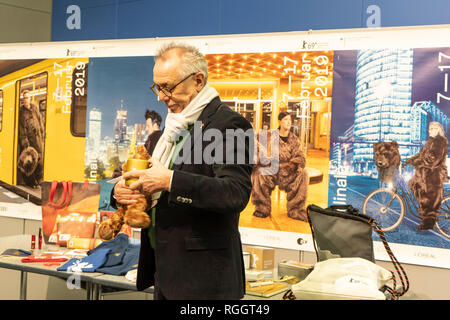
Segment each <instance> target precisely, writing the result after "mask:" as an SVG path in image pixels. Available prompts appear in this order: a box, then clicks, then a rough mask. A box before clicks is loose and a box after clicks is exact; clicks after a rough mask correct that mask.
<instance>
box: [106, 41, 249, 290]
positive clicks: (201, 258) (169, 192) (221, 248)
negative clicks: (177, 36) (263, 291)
mask: <svg viewBox="0 0 450 320" xmlns="http://www.w3.org/2000/svg"><path fill="white" fill-rule="evenodd" d="M207 76H208V69H207V62H206V60H205V58H204V56H203V55H202V54H201V53H200V52H199V51H198V49H196V48H195V47H192V46H189V45H184V44H173V43H172V44H169V45H167V46H165V47H163V48H162V49H161V50H160V51H159V52H158V53H157V55H156V57H155V66H154V69H153V80H154V84H153V86H152V87H151V88H152V90H153V92H154V93H155V94H156V95H157V96H158V99H159V100H160V101H163V102H164V103H165V104H166V106H167V108H168V109H169V112H168V115H167V118H166V120H165V128H164V132H163V135H162V136H161V138H160V139H159V141H158V143H157V145H156V148H155V150H154V152H153V156H152V159H151V167H150V169H147V170H141V171H132V172H128V173H126V174H124V176H123V178H124V179H127V178H132V177H133V178H139V180H138V181H137V182H135V183H134V184H132V185H131V186H130V188H128V187H126V186H125V184H124V179H123V180H121V181H120V182H118V183H117V184H116V186H115V188H114V197H115V198H116V200H117V202H119V203H121V204H131V203H134V202H135V201H136V199H137V198H139V197H142V196H143V195H145V196H146V197H147V199H149V198H150V197H151V198H152V199H155V198H158V199H157V200H156V201H157V204H156V206H154V207H153V208H152V209H151V218H152V219H151V226H150V227H149V228H148V229H143V230H142V232H141V251H140V257H139V267H138V276H137V288H138V290H143V289H145V288H147V287H149V286H150V285H152V284H154V285H155V299H240V298H242V297H243V295H244V293H245V276H244V266H243V257H242V247H241V240H240V234H239V230H238V222H239V214H240V212H241V211H242V210H243V209H244V208H245V206H246V205H247V203H248V201H249V197H250V192H251V187H252V185H251V178H250V177H251V173H252V166H251V164H250V159H251V158H250V155H251V154H253V150H250V149H251V147H250V146H252V143H251V142H250V141H247V140H245V141H244V142H243V143H244V145H241V146H240V147H241V149H240V150H244V152H245V159H246V161H245V163H244V164H237V163H229V161H225V155H226V154H227V153H228V155H227V156H229V155H230V152H231V153H233V155H236V154H237V153H238V149H239V148H236V147H235V148H234V149H232V150H229V148H228V146H227V148H226V147H225V145H226V141H225V140H226V139H227V135H226V131H228V130H230V129H231V130H238V129H241V131H242V130H243V131H246V130H248V129H251V125H250V123H249V122H248V121H247V120H246V119H245V118H243V117H242V116H241V115H239V114H238V113H236V112H234V111H232V110H231V109H230V108H229V107H228V106H226V105H225V104H223V103H222V102H221V101H220V98H219V96H218V93H217V91H216V90H215V89H214V88H212V87H210V86H209V85H208V84H207ZM208 130H214V132H221V133H222V137H223V140H222V141H219V142H221V144H220V145H221V146H222V147H223V159H217V157H216V158H215V160H216V161H215V163H212V164H209V163H210V162H209V161H204V160H205V159H203V157H202V159H201V161H200V163H199V161H198V154H197V153H196V151H198V150H197V149H198V148H197V146H198V145H200V147H201V150H200V151H203V150H204V149H205V147H206V146H208V144H207V143H206V142H205V141H204V139H202V138H201V137H202V134H203V133H205V132H206V131H208ZM182 132H185V134H184V135H183V136H181V137H180V134H181V133H182ZM186 133H187V134H186ZM215 142H216V143H217V141H215ZM183 143H186V144H187V145H188V146H189V144H190V146H189V147H188V148H186V146H183ZM182 146H183V147H182ZM181 149H182V153H183V154H182V156H181V154H180V150H181ZM201 154H202V153H201ZM194 155H196V156H194ZM177 158H182V159H183V161H176V160H177ZM178 160H179V159H178ZM206 162H208V163H206ZM142 194H143V195H142ZM154 202H155V201H154Z"/></svg>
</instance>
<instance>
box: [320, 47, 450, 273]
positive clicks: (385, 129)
mask: <svg viewBox="0 0 450 320" xmlns="http://www.w3.org/2000/svg"><path fill="white" fill-rule="evenodd" d="M449 71H450V48H424V49H422V48H415V49H367V50H345V51H344V50H342V51H335V53H334V77H333V102H332V109H333V113H332V119H331V142H330V143H331V144H330V176H329V179H330V184H329V197H328V202H329V205H338V204H351V205H352V206H354V207H356V208H358V209H359V210H360V211H361V213H364V214H367V215H369V216H372V217H374V219H375V220H376V221H377V222H378V223H380V224H381V227H382V228H383V230H384V231H385V235H386V238H387V240H388V242H389V243H393V244H394V246H396V248H398V249H397V250H394V252H395V253H396V255H397V257H398V258H399V259H400V260H403V261H405V262H411V263H419V264H428V265H433V266H446V267H449V262H450V261H449V260H448V251H446V250H442V249H449V248H450V228H449V225H450V220H449V213H450V183H449V179H448V172H447V164H448V136H449V133H450V119H449V115H450V88H449V82H448V74H449ZM374 239H375V240H378V241H379V238H378V237H377V236H375V234H374ZM383 250H384V249H383V248H381V247H379V254H382V251H383ZM445 257H447V258H445ZM424 261H425V262H424Z"/></svg>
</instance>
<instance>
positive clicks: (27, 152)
mask: <svg viewBox="0 0 450 320" xmlns="http://www.w3.org/2000/svg"><path fill="white" fill-rule="evenodd" d="M40 159H41V157H40V156H39V154H38V152H37V151H36V149H35V148H33V147H27V148H25V149H24V150H23V151H22V152H21V153H20V155H19V160H18V161H17V167H18V168H19V170H20V172H22V176H23V181H24V182H25V183H26V185H28V186H37V185H39V184H40V182H41V181H39V177H37V176H36V174H35V173H36V168H37V166H38V164H39V161H40Z"/></svg>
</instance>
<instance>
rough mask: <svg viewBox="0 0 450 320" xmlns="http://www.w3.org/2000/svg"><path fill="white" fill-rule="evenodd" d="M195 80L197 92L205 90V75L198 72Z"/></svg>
mask: <svg viewBox="0 0 450 320" xmlns="http://www.w3.org/2000/svg"><path fill="white" fill-rule="evenodd" d="M194 80H195V84H196V88H197V92H200V90H202V89H203V87H204V86H205V76H204V74H203V73H201V72H198V73H196V74H195V75H194Z"/></svg>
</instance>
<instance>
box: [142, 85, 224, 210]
mask: <svg viewBox="0 0 450 320" xmlns="http://www.w3.org/2000/svg"><path fill="white" fill-rule="evenodd" d="M218 95H219V94H218V93H217V91H216V89H214V88H213V87H210V86H209V85H208V84H205V86H204V87H203V89H202V90H201V91H200V92H199V93H198V94H197V95H196V96H195V98H194V99H192V101H191V102H190V103H189V104H188V105H187V106H186V108H184V109H183V110H182V111H181V112H179V113H173V112H171V111H170V110H169V113H168V114H167V117H166V121H165V124H164V131H163V134H162V136H161V137H160V138H159V140H158V143H157V144H156V146H155V150H154V151H153V154H152V158H155V159H157V160H159V161H160V162H161V163H162V164H163V165H164V167H166V168H168V167H169V164H170V160H171V159H172V157H173V153H174V151H175V147H176V145H177V139H178V138H179V137H180V135H181V134H182V132H183V130H187V129H188V126H189V125H191V124H193V123H194V122H195V121H196V120H197V119H198V117H200V114H201V113H202V111H203V109H205V107H206V106H207V105H208V104H209V103H210V102H211V100H212V99H214V98H215V97H217V96H218ZM160 196H161V192H156V193H153V194H152V204H151V207H154V206H155V205H156V203H157V201H158V199H159V197H160Z"/></svg>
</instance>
